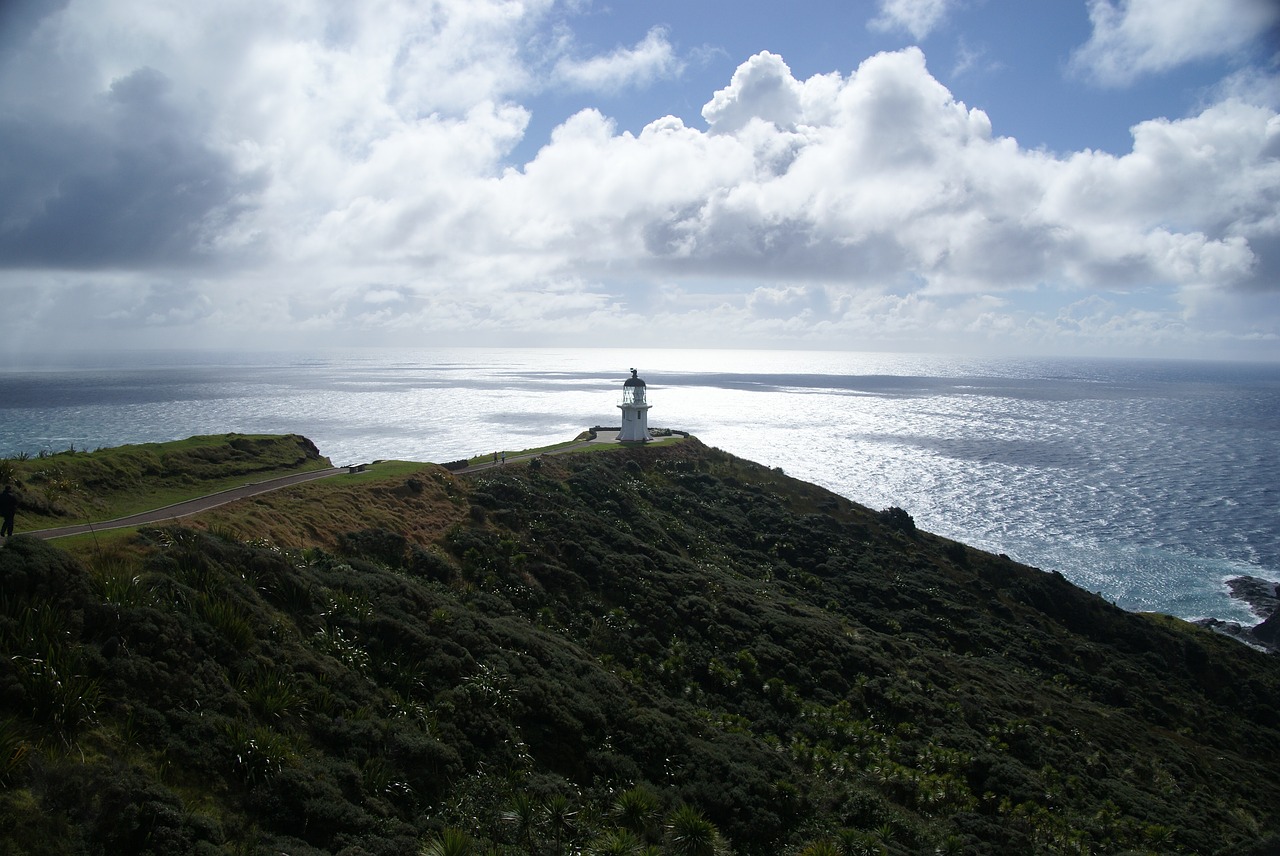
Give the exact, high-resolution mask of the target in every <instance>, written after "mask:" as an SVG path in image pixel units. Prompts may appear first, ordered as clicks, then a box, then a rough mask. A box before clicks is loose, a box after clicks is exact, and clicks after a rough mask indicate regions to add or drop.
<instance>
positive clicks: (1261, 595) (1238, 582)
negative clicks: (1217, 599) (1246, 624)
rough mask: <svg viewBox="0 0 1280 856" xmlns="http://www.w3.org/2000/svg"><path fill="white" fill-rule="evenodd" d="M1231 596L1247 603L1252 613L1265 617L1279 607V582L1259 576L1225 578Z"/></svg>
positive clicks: (1272, 613)
mask: <svg viewBox="0 0 1280 856" xmlns="http://www.w3.org/2000/svg"><path fill="white" fill-rule="evenodd" d="M1227 588H1228V589H1230V590H1231V596H1232V597H1234V598H1236V599H1237V600H1243V601H1244V602H1245V603H1247V604H1249V608H1250V609H1252V610H1253V613H1254V615H1257V616H1258V617H1259V618H1262V619H1267V618H1270V617H1271V616H1272V615H1274V614H1275V613H1276V610H1277V609H1280V592H1278V591H1277V589H1278V588H1280V584H1277V583H1275V582H1272V581H1271V580H1264V579H1261V578H1259V577H1233V578H1231V579H1229V580H1227Z"/></svg>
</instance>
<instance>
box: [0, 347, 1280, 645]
mask: <svg viewBox="0 0 1280 856" xmlns="http://www.w3.org/2000/svg"><path fill="white" fill-rule="evenodd" d="M633 366H634V367H636V368H638V369H639V370H640V376H641V377H643V378H644V379H645V380H646V381H647V382H648V385H649V399H650V402H651V403H652V404H653V409H652V411H650V414H649V418H650V424H651V425H653V426H666V427H673V428H681V429H684V430H687V431H691V432H692V433H694V434H696V435H697V436H698V437H699V438H700V439H701V440H702V441H703V442H705V443H707V444H708V445H712V446H718V447H720V448H723V449H726V450H727V451H730V452H732V453H734V454H737V455H740V456H743V457H746V458H750V459H752V460H756V461H759V462H761V463H764V464H767V465H769V466H775V467H781V468H783V469H784V470H786V471H787V472H788V473H790V474H791V475H794V476H798V477H800V478H803V479H806V480H809V481H812V482H816V483H818V484H821V485H823V486H825V487H828V488H830V489H832V490H834V491H836V492H838V493H840V494H842V495H844V496H847V497H849V498H850V499H853V500H855V501H858V502H862V503H864V504H866V505H869V506H872V507H874V508H884V507H887V506H890V505H897V506H900V507H902V508H905V509H906V510H907V511H908V512H910V513H911V514H912V515H913V517H914V518H915V520H916V523H917V525H919V526H921V527H922V528H925V529H928V530H930V531H933V532H937V533H940V534H943V535H947V536H949V537H953V538H957V539H960V540H964V541H966V542H968V543H971V544H974V545H975V546H979V547H983V548H985V549H989V550H994V551H996V552H1003V553H1007V554H1008V555H1010V556H1012V557H1013V558H1015V559H1019V560H1021V561H1025V562H1028V563H1030V564H1033V565H1036V566H1039V567H1042V568H1045V569H1053V570H1059V571H1061V572H1062V573H1063V574H1064V575H1066V576H1067V577H1068V578H1070V579H1072V580H1073V581H1075V582H1076V583H1077V584H1079V585H1081V586H1083V587H1085V588H1088V589H1090V590H1092V591H1099V592H1102V593H1103V594H1104V595H1105V596H1107V597H1109V598H1111V599H1112V600H1114V601H1115V602H1117V603H1118V604H1120V605H1121V606H1123V607H1125V608H1128V609H1143V610H1158V611H1163V612H1169V613H1172V614H1175V615H1180V616H1183V617H1187V618H1194V617H1202V616H1213V617H1217V618H1228V619H1233V620H1241V621H1246V622H1251V621H1252V620H1254V619H1253V617H1252V616H1251V615H1250V614H1249V612H1248V610H1247V609H1246V608H1245V607H1244V606H1243V605H1242V604H1239V603H1237V602H1235V601H1232V600H1231V599H1230V597H1229V596H1228V594H1227V592H1226V589H1225V587H1224V585H1223V581H1224V580H1225V579H1226V578H1228V577H1231V576H1236V575H1240V574H1252V575H1255V576H1263V577H1267V578H1270V579H1275V578H1276V577H1277V576H1280V503H1278V500H1277V485H1280V463H1278V462H1280V366H1277V365H1256V364H1232V363H1201V362H1189V361H1188V362H1170V361H1159V362H1156V361H1118V360H1074V359H1073V360H1043V359H1036V360H1016V359H978V358H947V357H940V356H933V355H927V356H926V355H888V354H863V353H843V352H842V353H830V352H824V353H814V352H776V351H696V350H691V351H644V350H632V351H624V350H615V351H608V350H569V349H567V350H479V349H474V350H472V349H448V350H446V349H423V350H413V351H404V350H400V351H376V350H375V351H369V350H364V351H342V352H327V353H312V354H300V353H272V354H265V353H234V354H233V353H214V352H199V353H197V352H188V353H174V352H163V353H129V354H110V355H94V354H75V355H65V354H64V355H57V356H50V357H28V358H27V359H26V360H25V361H24V365H21V366H11V367H8V368H6V369H4V370H0V455H4V456H12V455H16V454H19V453H23V452H25V453H28V454H36V453H38V452H40V451H41V450H50V451H61V450H63V449H66V448H68V447H74V448H77V449H94V448H98V447H101V446H114V445H120V444H124V443H136V442H149V441H159V440H170V439H179V438H183V437H187V436H190V435H192V434H202V433H222V432H225V431H241V432H247V433H259V432H262V433H280V432H297V433H301V434H305V435H306V436H308V437H310V438H311V439H312V440H314V441H315V442H316V444H317V445H318V446H319V447H320V449H321V451H322V452H323V453H325V454H327V455H329V456H330V457H331V458H332V459H333V460H334V462H335V463H338V464H348V463H359V462H364V461H370V460H374V459H379V458H402V459H414V460H433V461H446V460H452V459H456V458H460V457H464V456H469V455H474V454H479V453H484V452H489V451H492V450H494V449H518V448H526V447H532V446H539V445H544V444H548V443H553V442H559V441H561V440H564V439H567V438H569V437H572V436H574V435H576V434H577V433H578V432H579V431H581V430H582V429H583V428H586V427H589V426H591V425H597V424H599V425H614V424H617V423H618V419H619V416H618V413H619V411H618V409H617V404H618V401H619V400H620V397H621V392H622V382H623V380H624V379H625V378H626V377H628V376H629V374H630V372H629V369H630V368H631V367H633Z"/></svg>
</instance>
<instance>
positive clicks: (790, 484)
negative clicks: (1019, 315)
mask: <svg viewBox="0 0 1280 856" xmlns="http://www.w3.org/2000/svg"><path fill="white" fill-rule="evenodd" d="M326 491H333V493H332V494H330V495H329V497H328V498H327V499H326V498H325V497H323V496H322V494H324V493H325V492H326ZM300 497H306V500H305V501H302V500H300V499H299V498H300ZM304 506H305V507H308V508H310V510H309V511H306V510H305V509H304ZM326 509H327V510H326ZM898 512H901V513H898ZM307 514H309V515H310V516H309V517H306V519H305V522H304V523H301V524H298V525H291V524H290V521H292V520H295V519H298V517H301V516H304V515H307ZM219 515H221V516H219ZM326 515H327V516H326ZM904 516H905V517H904ZM909 519H910V518H909V515H906V512H905V511H902V510H901V509H897V510H890V511H889V512H888V513H882V512H875V511H872V510H869V509H866V508H863V507H861V506H858V505H856V504H854V503H851V502H849V501H848V500H845V499H843V498H841V497H839V496H836V495H834V494H831V493H829V492H827V491H825V490H822V489H820V488H818V487H816V486H814V485H810V484H806V483H803V482H799V481H796V480H793V479H790V478H787V477H786V476H785V475H783V474H782V473H780V472H779V471H776V470H770V469H768V468H765V467H761V466H758V465H756V464H753V463H750V462H747V461H743V460H740V459H737V458H734V457H733V456H731V455H728V454H726V453H724V452H721V451H718V450H715V449H708V448H706V447H705V446H703V445H701V444H700V443H698V442H697V441H696V440H692V439H691V440H689V441H686V442H684V443H682V444H680V445H678V446H670V447H665V448H636V449H618V450H616V451H614V452H612V453H610V454H592V455H564V456H554V457H548V458H544V459H540V460H539V461H538V462H537V466H525V465H511V466H507V467H505V468H501V469H497V470H489V471H486V472H484V473H481V474H476V475H472V476H459V475H453V474H449V473H448V472H446V471H445V470H444V469H442V468H438V467H424V468H423V469H422V470H421V471H418V472H414V473H411V474H409V475H405V474H403V473H400V474H397V475H395V476H394V477H392V478H389V479H381V480H379V479H373V480H369V481H366V482H362V483H360V484H357V485H350V484H348V485H328V484H318V483H317V484H310V485H306V486H305V488H304V489H296V490H295V489H291V490H289V491H286V492H284V493H283V495H271V496H270V497H258V498H255V499H254V500H253V501H252V502H251V503H244V504H237V506H232V507H229V508H226V509H221V510H219V512H218V514H216V515H214V514H211V515H204V516H201V517H200V518H198V519H197V520H196V523H195V525H196V526H199V527H203V528H187V527H174V528H163V529H148V530H143V531H141V532H139V533H138V535H137V537H136V538H135V539H134V540H133V541H132V542H131V543H129V544H127V545H123V546H113V547H111V548H110V549H108V550H104V551H100V552H96V553H89V554H86V555H85V556H83V557H74V556H71V555H69V554H68V553H65V552H63V551H60V550H58V549H57V548H56V547H55V546H52V545H50V544H45V543H43V542H40V541H37V540H35V539H33V538H30V537H23V536H18V537H16V538H14V539H12V540H11V541H10V543H9V544H8V545H7V546H6V547H5V548H4V549H3V550H0V582H2V584H3V596H2V597H0V649H2V650H0V655H2V656H0V817H3V818H4V822H3V823H0V852H15V853H40V852H49V853H100V852H135V853H157V854H159V853H165V854H173V853H214V852H235V853H277V852H288V853H292V854H307V853H349V854H357V853H368V854H383V853H385V854H391V853H406V852H408V853H412V852H423V853H477V854H479V853H498V854H518V853H529V854H533V853H536V854H561V853H571V852H572V853H586V854H597V853H599V854H604V853H650V854H653V853H657V854H681V853H704V854H730V853H736V854H741V856H773V855H774V854H801V853H805V854H822V853H841V854H846V853H888V854H920V853H935V852H955V853H976V854H1003V853H1071V854H1076V853H1080V854H1084V853H1117V854H1118V853H1176V852H1182V853H1203V854H1214V853H1223V854H1225V853H1249V852H1250V850H1251V848H1254V847H1258V848H1260V849H1259V850H1258V851H1257V852H1258V853H1262V852H1265V851H1264V850H1263V849H1261V848H1262V847H1263V845H1264V844H1265V843H1266V842H1267V841H1269V840H1270V841H1271V842H1272V843H1273V844H1274V842H1275V841H1276V839H1275V836H1276V835H1277V834H1278V833H1280V780H1278V776H1277V773H1280V761H1277V759H1278V758H1280V660H1277V659H1276V658H1275V657H1268V656H1266V655H1263V654H1261V653H1258V652H1256V651H1253V650H1250V649H1248V648H1246V647H1244V646H1242V645H1240V644H1238V643H1236V642H1234V641H1232V640H1229V639H1226V638H1224V637H1221V636H1218V635H1216V634H1213V633H1211V632H1209V631H1206V630H1203V629H1201V628H1197V627H1195V626H1193V625H1190V624H1188V623H1186V622H1182V621H1178V620H1176V619H1171V618H1167V617H1160V616H1148V615H1136V614H1131V613H1126V612H1124V611H1122V610H1120V609H1118V608H1117V607H1115V606H1113V605H1112V604H1110V603H1108V602H1106V601H1105V600H1103V599H1101V598H1099V597H1097V596H1095V595H1092V594H1089V593H1087V592H1084V591H1082V590H1080V589H1078V588H1076V587H1075V586H1073V585H1071V584H1070V583H1069V582H1068V581H1066V580H1065V579H1063V578H1062V577H1061V576H1060V575H1058V574H1054V573H1045V572H1042V571H1039V570H1036V569H1033V568H1028V567H1025V566H1022V565H1019V564H1017V563H1015V562H1012V561H1009V560H1008V559H1005V558H1001V557H997V556H993V555H990V554H987V553H984V552H981V551H977V550H973V549H971V548H968V547H966V546H964V545H961V544H957V543H955V542H951V541H947V540H945V539H941V538H938V537H936V536H933V535H930V534H928V533H925V532H923V531H920V530H917V529H915V528H914V526H910V527H908V526H906V525H905V522H906V520H909ZM259 527H260V528H259Z"/></svg>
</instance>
